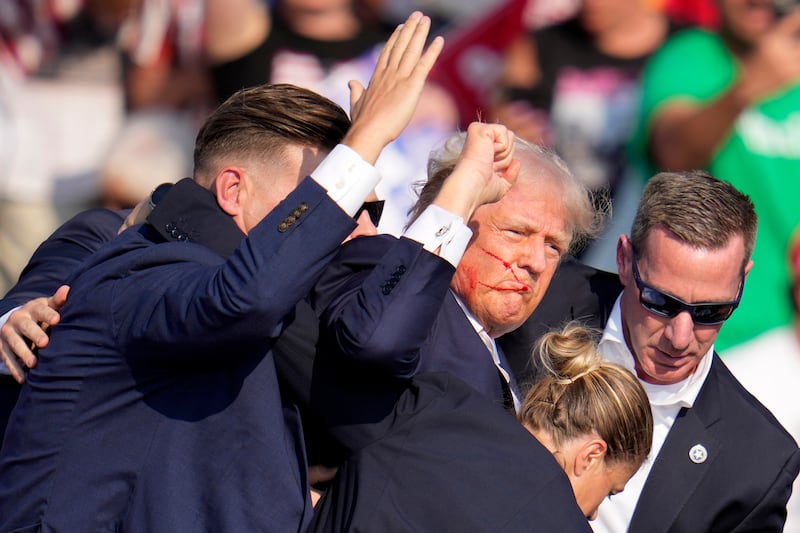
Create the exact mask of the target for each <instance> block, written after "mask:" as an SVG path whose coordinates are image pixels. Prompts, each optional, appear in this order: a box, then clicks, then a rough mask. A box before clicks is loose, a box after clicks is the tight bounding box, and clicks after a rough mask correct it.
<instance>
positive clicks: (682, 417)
mask: <svg viewBox="0 0 800 533" xmlns="http://www.w3.org/2000/svg"><path fill="white" fill-rule="evenodd" d="M559 268H560V267H559ZM559 273H560V274H561V280H560V282H558V283H556V284H554V285H551V289H555V290H553V291H548V293H547V295H546V296H545V300H547V299H548V298H550V297H553V298H555V297H560V296H559V295H562V294H571V296H569V298H568V301H570V302H574V301H575V295H574V293H571V292H569V290H568V289H567V287H573V286H574V287H581V286H584V287H585V286H586V285H587V284H588V285H589V286H590V287H591V290H590V291H588V293H587V292H584V296H583V297H580V296H577V297H578V298H579V299H580V301H581V302H583V303H582V304H580V303H579V304H573V303H570V304H569V305H576V307H575V309H580V311H576V312H574V313H573V314H576V315H578V316H575V317H574V318H580V317H581V316H588V317H592V318H590V319H589V321H588V323H589V324H591V325H593V326H599V327H604V325H605V324H604V323H602V324H598V323H597V320H598V318H599V317H605V318H607V317H608V315H609V314H610V312H611V310H612V309H613V306H614V303H615V301H616V298H617V296H618V293H619V291H620V290H621V285H620V283H619V279H618V278H617V276H616V274H614V275H611V274H610V273H605V272H602V271H599V270H596V269H594V268H592V267H588V266H586V265H573V266H572V267H570V268H569V269H564V270H563V271H561V270H559V272H558V273H557V276H558V275H559ZM582 280H583V281H582ZM564 291H568V292H564ZM592 306H596V307H595V309H594V310H592ZM540 310H541V311H542V312H547V308H546V303H545V301H543V302H542V304H540V307H539V309H537V311H536V313H534V315H536V314H538V313H539V311H540ZM604 320H605V319H604ZM723 327H724V326H723ZM538 335H540V331H539V324H538V323H537V322H536V320H535V318H534V317H532V319H531V320H529V321H527V322H526V323H525V324H523V325H522V326H521V327H520V329H518V330H517V331H515V332H513V333H510V334H508V336H510V337H511V338H512V339H516V340H519V339H535V338H536V337H537V336H538ZM508 336H504V337H501V339H502V340H503V341H505V340H506V339H507V337H508ZM519 344H521V342H519V343H516V344H509V345H506V346H505V348H506V350H507V352H508V353H509V355H510V357H512V358H513V357H514V356H515V355H517V356H519V354H520V353H521V349H520V348H515V346H518V345H519ZM515 350H519V351H518V352H515ZM512 360H513V359H512ZM696 444H701V445H702V446H704V447H705V449H706V450H707V452H708V458H707V459H706V460H705V461H704V462H701V463H694V462H693V461H692V460H691V458H690V457H689V450H690V449H692V447H694V446H695V445H696ZM798 469H800V452H798V448H797V444H796V443H795V442H794V440H793V439H792V437H791V436H790V435H789V434H788V433H787V432H786V431H785V430H784V428H783V427H782V426H781V425H780V424H779V423H778V422H777V421H776V420H775V418H774V417H773V416H772V414H771V413H770V412H769V411H768V410H767V409H766V408H765V407H764V406H763V405H761V403H759V402H758V400H756V399H755V398H754V397H753V396H752V395H751V394H750V393H748V392H747V391H746V390H745V389H744V387H742V385H741V384H740V383H739V382H738V381H737V380H736V378H734V377H733V375H732V374H731V373H730V371H729V370H728V368H727V367H726V366H725V364H724V363H723V361H722V360H721V359H720V358H719V357H718V356H717V355H714V361H713V363H712V365H711V371H710V373H709V375H708V377H707V378H706V381H705V383H704V384H703V387H702V389H701V390H700V393H699V395H698V397H697V399H696V400H695V403H694V406H693V407H692V408H691V409H686V408H684V409H681V411H680V413H679V414H678V417H677V419H676V420H675V423H674V424H673V426H672V428H671V429H670V432H669V434H668V435H667V439H666V441H665V442H664V445H663V447H662V448H661V450H660V452H659V454H658V456H657V457H656V459H655V463H654V464H653V468H652V470H651V471H650V475H649V476H648V478H647V481H646V482H645V486H644V487H643V489H642V493H641V495H640V497H639V501H638V503H637V506H636V509H635V511H634V515H633V518H632V521H631V524H630V528H629V531H630V532H632V533H657V532H670V533H696V532H706V533H723V532H724V533H730V532H744V531H752V532H755V531H758V532H768V531H774V532H779V531H781V530H782V528H783V522H784V521H785V519H786V502H787V500H788V499H789V495H790V494H791V488H792V482H793V480H794V479H795V477H797V473H798Z"/></svg>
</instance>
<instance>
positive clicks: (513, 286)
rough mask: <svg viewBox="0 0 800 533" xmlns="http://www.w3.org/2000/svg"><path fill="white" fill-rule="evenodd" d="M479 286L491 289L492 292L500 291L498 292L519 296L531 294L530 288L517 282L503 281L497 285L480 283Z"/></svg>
mask: <svg viewBox="0 0 800 533" xmlns="http://www.w3.org/2000/svg"><path fill="white" fill-rule="evenodd" d="M481 285H483V286H484V287H487V288H489V289H492V290H493V291H500V292H516V293H519V294H525V293H529V292H531V288H530V287H529V286H528V285H526V284H524V283H522V282H521V281H517V280H513V281H503V282H501V283H500V284H498V285H490V284H488V283H481Z"/></svg>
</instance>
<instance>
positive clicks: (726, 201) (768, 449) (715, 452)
mask: <svg viewBox="0 0 800 533" xmlns="http://www.w3.org/2000/svg"><path fill="white" fill-rule="evenodd" d="M755 236H756V215H755V212H754V207H753V204H752V202H751V201H750V199H749V198H748V197H747V196H745V195H744V194H742V193H740V192H739V191H737V190H736V189H735V188H733V187H732V186H731V185H730V184H728V183H726V182H724V181H721V180H718V179H716V178H714V177H712V176H710V175H708V174H706V173H704V172H697V171H695V172H681V173H661V174H658V175H656V176H655V177H653V178H652V179H651V180H650V181H649V182H648V183H647V185H646V187H645V189H644V192H643V194H642V197H641V200H640V203H639V207H638V210H637V213H636V217H635V219H634V222H633V225H632V229H631V234H630V236H625V235H623V236H621V237H620V238H619V242H618V244H617V267H618V271H619V280H620V282H621V283H622V285H623V289H622V293H621V294H620V296H619V297H618V299H617V302H616V304H615V306H614V307H613V309H612V311H611V316H610V318H609V320H608V322H607V324H606V327H605V330H604V332H603V336H602V340H601V343H600V347H601V351H602V353H603V355H604V356H605V357H606V358H608V359H609V360H612V361H614V362H617V363H620V364H622V365H624V366H626V367H628V368H630V369H631V371H633V372H635V373H636V375H637V376H638V377H639V379H640V380H641V382H642V384H643V385H644V387H645V390H646V391H647V394H648V396H649V397H650V403H651V407H652V409H653V416H654V421H655V431H654V438H653V449H652V452H651V454H650V457H649V458H648V460H647V461H646V462H645V464H644V465H643V466H642V468H641V469H640V470H639V471H638V472H637V473H636V474H635V475H634V476H633V478H632V479H631V480H630V481H629V483H628V485H627V488H626V490H625V491H624V492H623V493H621V494H618V495H615V496H614V497H613V498H609V500H608V501H606V502H604V503H603V504H601V506H600V509H599V516H598V519H597V520H596V521H595V522H594V523H593V524H592V526H593V528H594V529H595V531H603V532H605V531H608V532H619V531H631V532H647V533H651V532H657V531H665V532H666V531H683V532H690V531H691V532H698V531H703V532H720V533H722V532H730V531H756V530H757V531H775V532H779V531H781V530H782V528H783V523H784V521H785V519H786V502H787V500H788V498H789V495H790V493H791V487H792V482H793V480H794V479H795V477H797V474H798V470H800V451H798V448H797V444H796V443H795V442H794V440H793V439H792V438H791V437H790V436H789V434H788V433H787V432H786V431H785V430H784V429H783V427H782V426H781V425H780V424H779V423H778V422H777V421H776V420H775V418H774V417H773V416H772V414H771V413H770V412H769V411H768V410H767V409H766V408H764V407H763V406H762V405H761V404H760V403H759V402H758V401H757V400H756V399H755V398H754V397H753V396H752V395H750V394H749V393H748V392H747V391H746V390H745V389H744V388H743V387H742V386H741V385H740V384H739V382H738V381H737V380H736V379H735V378H734V377H733V375H732V374H731V373H730V371H729V370H728V369H727V368H726V367H725V365H724V364H723V362H722V360H721V359H720V358H719V357H718V355H717V354H716V353H715V351H714V341H715V339H716V338H717V334H718V332H719V330H720V328H721V327H722V325H723V324H724V322H725V320H727V319H728V318H729V317H730V316H731V314H732V313H733V312H734V311H735V309H736V307H737V305H738V304H739V300H740V299H741V296H742V292H743V290H744V289H745V287H744V286H745V279H746V277H747V274H748V272H749V271H750V268H751V266H752V264H753V263H752V261H751V260H750V256H751V253H752V251H753V246H754V243H755ZM764 355H765V356H768V354H764Z"/></svg>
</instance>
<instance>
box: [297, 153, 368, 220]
mask: <svg viewBox="0 0 800 533" xmlns="http://www.w3.org/2000/svg"><path fill="white" fill-rule="evenodd" d="M311 177H312V178H313V179H314V181H316V182H317V183H319V184H320V185H321V186H322V187H324V188H325V190H326V191H328V196H329V197H330V198H331V200H333V201H334V202H336V203H337V204H339V207H341V208H342V210H343V211H344V212H345V213H347V214H348V215H350V216H353V215H355V214H356V211H358V208H359V207H361V204H362V203H364V199H365V198H366V197H367V195H368V194H369V193H370V192H371V191H372V189H374V188H375V186H376V185H377V184H378V182H379V181H380V180H381V176H380V174H379V173H378V171H377V170H376V169H375V167H374V166H372V165H370V164H369V163H367V162H366V161H364V160H363V159H361V156H359V155H358V154H357V153H356V152H355V151H354V150H353V149H352V148H350V147H348V146H345V145H343V144H339V145H337V146H336V147H335V148H334V149H333V150H331V153H330V154H328V156H327V157H326V158H325V159H323V160H322V163H320V164H319V166H318V167H317V168H316V169H315V170H314V171H313V172H312V173H311Z"/></svg>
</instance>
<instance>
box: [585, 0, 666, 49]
mask: <svg viewBox="0 0 800 533" xmlns="http://www.w3.org/2000/svg"><path fill="white" fill-rule="evenodd" d="M667 27H668V24H667V19H666V17H664V16H662V15H661V14H659V13H655V12H653V11H650V10H648V9H644V8H637V9H636V12H635V13H632V14H630V15H629V16H627V17H621V18H620V19H619V20H618V22H617V23H616V24H614V25H612V26H609V27H608V28H606V29H604V30H601V31H600V32H599V33H597V34H596V35H595V37H594V41H595V45H596V46H597V48H598V49H600V50H601V51H602V52H604V53H606V54H608V55H611V56H614V57H620V58H628V57H639V56H642V55H645V54H649V53H651V52H653V51H655V50H656V48H658V46H659V45H660V44H661V43H662V42H663V41H664V38H665V37H666V35H667Z"/></svg>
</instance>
